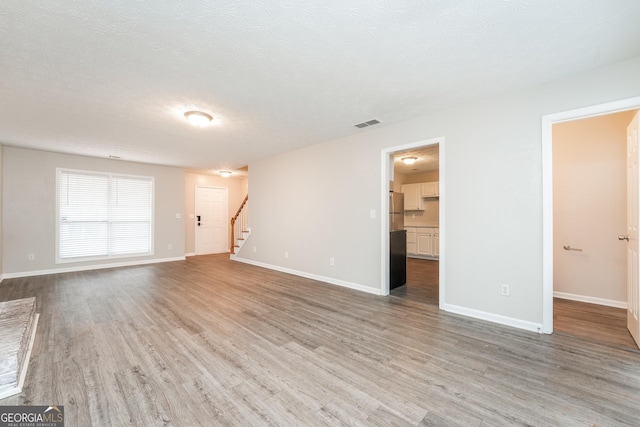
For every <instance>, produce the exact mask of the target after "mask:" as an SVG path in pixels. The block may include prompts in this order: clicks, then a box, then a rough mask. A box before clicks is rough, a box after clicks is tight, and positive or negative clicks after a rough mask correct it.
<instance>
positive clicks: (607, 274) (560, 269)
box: [553, 111, 635, 305]
mask: <svg viewBox="0 0 640 427" xmlns="http://www.w3.org/2000/svg"><path fill="white" fill-rule="evenodd" d="M634 114H635V111H627V112H623V113H617V114H611V115H605V116H599V117H593V118H588V119H583V120H575V121H571V122H564V123H558V124H555V125H553V226H554V233H553V241H554V242H555V248H554V257H553V266H554V274H553V284H554V291H555V292H562V293H563V294H569V295H564V296H565V297H567V296H568V297H574V298H575V297H580V298H581V299H585V298H586V299H588V300H592V301H594V302H596V301H597V299H602V300H608V301H611V302H617V303H618V304H617V305H624V304H625V303H626V301H627V295H626V247H627V246H626V245H625V244H624V243H621V242H620V241H619V240H618V239H617V236H618V235H619V234H625V233H626V232H625V230H626V140H627V125H628V124H629V122H630V121H631V119H632V118H633V116H634ZM563 245H570V246H572V247H574V248H581V249H582V250H583V251H582V252H574V251H566V250H563V248H562V247H563ZM600 302H605V303H606V302H607V301H600Z"/></svg>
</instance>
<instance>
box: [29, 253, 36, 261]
mask: <svg viewBox="0 0 640 427" xmlns="http://www.w3.org/2000/svg"><path fill="white" fill-rule="evenodd" d="M27 259H28V260H29V261H34V260H35V259H36V256H35V255H34V254H28V255H27Z"/></svg>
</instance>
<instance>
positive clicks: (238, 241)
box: [231, 227, 251, 258]
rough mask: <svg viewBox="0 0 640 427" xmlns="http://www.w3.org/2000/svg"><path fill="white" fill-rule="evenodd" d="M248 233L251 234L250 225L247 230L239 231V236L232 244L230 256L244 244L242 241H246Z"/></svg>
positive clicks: (233, 255)
mask: <svg viewBox="0 0 640 427" xmlns="http://www.w3.org/2000/svg"><path fill="white" fill-rule="evenodd" d="M250 234H251V227H247V230H242V231H241V232H240V236H239V237H238V238H237V239H236V241H235V242H234V245H233V248H232V251H231V258H233V257H235V256H236V254H237V253H238V252H239V251H240V248H242V246H243V245H244V242H246V241H247V238H248V237H249V235H250Z"/></svg>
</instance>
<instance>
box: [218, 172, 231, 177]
mask: <svg viewBox="0 0 640 427" xmlns="http://www.w3.org/2000/svg"><path fill="white" fill-rule="evenodd" d="M218 173H219V174H220V176H221V177H223V178H229V177H230V176H231V174H232V172H231V171H220V172H218Z"/></svg>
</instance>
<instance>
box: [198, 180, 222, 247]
mask: <svg viewBox="0 0 640 427" xmlns="http://www.w3.org/2000/svg"><path fill="white" fill-rule="evenodd" d="M198 188H211V189H214V190H224V191H225V193H226V196H225V197H226V200H227V209H225V221H224V223H225V239H226V241H227V244H226V247H227V248H229V247H230V246H229V239H230V236H229V188H227V187H218V186H214V185H202V184H195V185H194V186H193V212H194V218H193V252H194V254H195V255H201V254H199V253H198V237H197V236H198V217H197V215H198V214H197V210H198Z"/></svg>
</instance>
